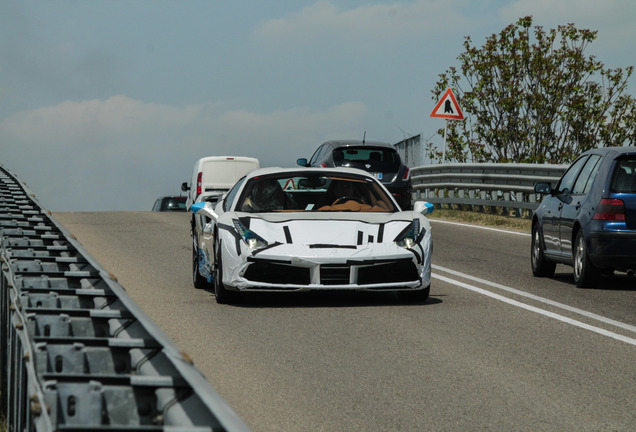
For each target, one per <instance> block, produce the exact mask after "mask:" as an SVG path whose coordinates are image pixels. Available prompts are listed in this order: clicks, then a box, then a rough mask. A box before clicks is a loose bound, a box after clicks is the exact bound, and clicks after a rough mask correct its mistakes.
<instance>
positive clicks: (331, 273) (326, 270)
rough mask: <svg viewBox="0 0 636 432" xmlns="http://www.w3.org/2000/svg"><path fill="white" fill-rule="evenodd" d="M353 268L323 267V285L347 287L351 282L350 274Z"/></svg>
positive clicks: (321, 276) (321, 280) (345, 266)
mask: <svg viewBox="0 0 636 432" xmlns="http://www.w3.org/2000/svg"><path fill="white" fill-rule="evenodd" d="M350 273H351V267H350V266H348V265H327V264H325V265H321V266H320V284H321V285H346V284H348V283H350V282H351V278H350V276H349V274H350Z"/></svg>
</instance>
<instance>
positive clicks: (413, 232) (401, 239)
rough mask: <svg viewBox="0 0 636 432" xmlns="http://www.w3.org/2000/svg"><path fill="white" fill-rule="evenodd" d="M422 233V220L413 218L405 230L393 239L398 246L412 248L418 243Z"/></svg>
mask: <svg viewBox="0 0 636 432" xmlns="http://www.w3.org/2000/svg"><path fill="white" fill-rule="evenodd" d="M419 235H420V220H419V219H413V221H412V222H411V223H410V224H408V226H407V227H406V228H404V230H402V232H401V233H400V234H398V236H397V237H396V238H395V240H393V241H394V242H395V243H396V244H397V245H398V246H400V247H403V248H405V249H411V248H412V247H414V246H415V245H416V244H417V241H418V237H419Z"/></svg>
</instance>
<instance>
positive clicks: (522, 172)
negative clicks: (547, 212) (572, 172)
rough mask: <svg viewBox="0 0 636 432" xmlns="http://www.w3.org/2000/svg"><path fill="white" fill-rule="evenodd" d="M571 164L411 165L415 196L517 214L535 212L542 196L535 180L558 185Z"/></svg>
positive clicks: (445, 203) (470, 208) (469, 207)
mask: <svg viewBox="0 0 636 432" xmlns="http://www.w3.org/2000/svg"><path fill="white" fill-rule="evenodd" d="M567 167H568V165H547V164H496V163H450V164H438V165H426V166H420V167H416V168H412V169H411V182H412V184H413V199H414V200H417V199H422V200H426V201H428V202H430V203H433V204H436V205H438V206H450V205H457V206H462V208H467V209H469V210H473V211H486V210H489V211H490V212H494V211H496V209H500V211H501V212H502V213H503V214H512V215H514V216H517V217H523V216H526V215H532V214H533V212H534V210H536V209H537V207H538V206H539V202H540V197H539V196H538V195H537V194H536V193H535V192H534V184H535V183H538V182H550V183H552V185H553V186H554V185H555V184H556V182H558V181H559V179H560V178H561V176H562V175H563V173H564V172H565V170H566V169H567Z"/></svg>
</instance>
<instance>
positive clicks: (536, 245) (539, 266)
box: [530, 223, 556, 277]
mask: <svg viewBox="0 0 636 432" xmlns="http://www.w3.org/2000/svg"><path fill="white" fill-rule="evenodd" d="M530 250H531V253H530V262H531V265H532V274H533V275H535V276H537V277H551V276H552V275H554V270H555V269H556V263H554V262H552V261H548V260H547V259H546V257H545V254H544V253H543V247H542V242H541V230H540V228H539V224H538V223H535V224H533V225H532V246H531V249H530Z"/></svg>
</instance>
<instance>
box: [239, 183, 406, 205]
mask: <svg viewBox="0 0 636 432" xmlns="http://www.w3.org/2000/svg"><path fill="white" fill-rule="evenodd" d="M234 209H235V210H237V211H243V212H249V213H262V212H311V211H318V212H333V211H349V212H395V211H397V210H396V208H395V206H394V205H393V202H392V201H391V198H390V197H389V196H387V194H386V192H385V191H384V189H382V187H381V186H380V185H379V184H378V183H377V182H376V181H374V180H372V179H369V178H366V177H362V176H355V175H345V174H333V175H316V174H311V173H309V174H305V173H290V174H285V175H268V176H259V177H254V178H251V179H250V180H249V181H248V182H247V183H246V185H245V188H244V190H243V192H242V193H241V196H240V197H239V199H238V200H237V202H236V205H235V206H234Z"/></svg>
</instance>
